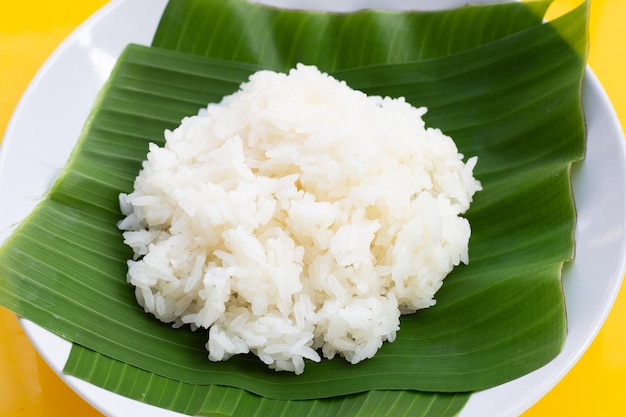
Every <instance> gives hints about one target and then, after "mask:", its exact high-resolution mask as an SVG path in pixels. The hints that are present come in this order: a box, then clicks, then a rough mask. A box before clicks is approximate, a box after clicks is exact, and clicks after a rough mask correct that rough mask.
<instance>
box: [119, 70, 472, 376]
mask: <svg viewBox="0 0 626 417" xmlns="http://www.w3.org/2000/svg"><path fill="white" fill-rule="evenodd" d="M425 113H426V109H425V108H419V109H417V108H414V107H412V106H410V105H409V104H407V103H406V102H405V101H404V100H403V99H401V98H400V99H391V98H382V97H374V96H370V97H368V96H366V95H365V94H363V93H362V92H359V91H355V90H352V89H351V88H349V87H348V86H347V85H346V84H345V83H344V82H339V81H337V80H335V79H334V78H332V77H330V76H328V75H326V74H323V73H321V72H320V71H318V69H317V68H315V67H313V66H305V65H298V66H297V68H296V69H293V70H291V71H290V72H289V74H288V75H287V74H282V73H274V72H270V71H260V72H257V73H256V74H254V75H252V76H251V77H250V80H249V82H247V83H245V84H242V86H241V88H240V90H239V91H238V92H237V93H235V94H233V95H231V96H228V97H226V98H224V99H223V101H222V102H221V103H219V104H210V105H209V106H208V108H207V109H203V110H202V111H201V112H200V114H199V115H197V116H193V117H188V118H185V119H184V120H183V121H182V124H181V125H180V127H178V128H177V129H176V130H174V131H166V132H165V139H166V142H165V145H164V147H159V146H157V145H155V144H151V145H150V149H149V153H148V157H147V160H146V161H145V162H144V164H143V169H142V171H141V172H140V173H139V175H138V177H137V178H136V180H135V184H134V191H133V192H132V193H130V194H128V195H126V194H122V195H121V196H120V205H121V209H122V212H123V213H124V215H125V216H126V218H125V219H124V220H123V221H121V222H120V223H119V225H118V226H119V228H120V229H122V230H124V239H125V240H124V241H125V243H126V244H127V245H129V246H130V247H131V248H132V249H133V251H134V259H133V260H130V261H129V262H128V267H129V269H128V281H129V282H130V284H132V285H133V286H135V287H136V297H137V300H138V302H139V304H141V306H143V307H144V309H145V311H146V312H150V313H152V314H154V316H156V317H157V318H158V319H160V320H162V321H164V322H171V323H173V324H174V326H182V325H184V324H190V325H191V327H192V328H193V329H197V328H206V329H210V330H209V332H208V333H209V338H208V343H207V344H206V347H207V349H208V356H209V359H211V360H213V361H221V360H226V359H228V358H229V357H231V356H233V355H236V354H239V353H247V352H253V353H254V354H256V355H257V356H258V357H259V358H260V359H261V360H262V361H263V362H265V363H266V364H267V365H269V367H270V368H273V369H276V370H286V371H291V372H295V373H297V374H299V373H302V372H303V370H304V366H305V363H304V359H310V360H312V361H319V360H320V359H321V358H320V355H323V356H324V357H326V358H333V357H334V356H336V355H337V354H339V355H340V356H343V357H344V358H345V359H346V360H348V361H349V362H351V363H357V362H359V361H362V360H364V359H366V358H370V357H372V356H373V355H374V354H375V353H376V352H377V350H378V349H379V348H380V347H381V345H382V344H383V342H384V341H389V342H392V341H393V340H394V339H395V337H396V331H398V330H399V317H400V315H401V314H404V313H410V312H414V311H415V310H417V309H422V308H426V307H430V306H432V305H433V304H435V299H434V295H435V292H436V291H437V290H438V289H439V288H440V287H441V285H442V281H443V279H444V277H445V276H446V275H447V274H448V273H449V272H450V271H451V270H452V268H453V267H454V266H456V265H458V264H459V263H460V262H463V263H467V262H468V240H469V237H470V225H469V223H468V222H467V220H466V219H464V218H462V217H460V215H461V214H462V213H464V212H465V211H466V210H467V209H468V207H469V205H470V202H471V200H472V196H473V195H474V193H475V192H476V191H477V190H479V189H480V183H479V182H478V181H476V180H475V179H474V177H473V174H472V170H473V168H474V166H475V164H476V158H470V159H469V160H468V161H467V163H464V162H463V160H462V158H463V155H460V154H459V152H458V150H457V148H456V146H455V144H454V142H453V141H452V139H451V138H449V137H448V136H445V135H444V134H442V132H441V131H440V130H438V129H432V128H426V127H425V125H424V122H423V120H422V116H423V115H424V114H425Z"/></svg>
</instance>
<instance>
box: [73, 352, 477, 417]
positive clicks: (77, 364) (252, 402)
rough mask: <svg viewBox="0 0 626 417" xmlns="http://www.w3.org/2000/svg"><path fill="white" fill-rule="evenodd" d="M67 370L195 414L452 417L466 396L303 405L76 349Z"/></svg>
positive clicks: (375, 397) (393, 396)
mask: <svg viewBox="0 0 626 417" xmlns="http://www.w3.org/2000/svg"><path fill="white" fill-rule="evenodd" d="M74 346H75V347H74V349H73V351H72V354H71V355H70V358H69V360H68V363H67V365H66V371H67V372H69V373H70V374H73V375H77V376H79V377H84V378H85V379H88V380H89V381H90V382H91V383H93V384H95V385H97V386H100V387H102V388H105V389H108V390H110V391H113V392H117V393H120V394H122V395H125V396H127V397H130V398H133V399H136V400H139V401H143V402H146V403H149V404H152V405H156V406H158V407H161V408H166V409H169V410H173V411H177V412H179V413H185V414H189V415H199V416H212V417H213V416H215V417H224V416H234V417H239V416H271V417H293V416H298V417H336V416H341V417H382V416H387V417H453V416H456V415H458V413H459V412H460V411H461V410H462V409H463V407H464V406H465V404H466V403H467V401H468V400H469V398H470V395H471V394H470V393H449V394H440V393H428V392H421V391H368V392H364V393H359V394H352V395H346V396H340V397H333V398H320V399H313V400H307V401H298V400H276V399H272V398H264V397H261V396H257V395H254V394H252V393H250V392H247V391H245V390H241V389H235V388H231V387H226V386H221V385H191V384H186V383H184V382H180V381H175V380H173V379H168V378H164V377H162V376H159V375H156V374H153V373H148V372H146V371H143V370H141V369H139V368H135V367H133V366H130V365H128V364H125V363H123V362H120V361H115V360H112V359H110V358H107V357H106V356H104V355H101V354H98V353H97V352H94V351H92V350H89V349H86V348H84V347H81V346H79V345H74Z"/></svg>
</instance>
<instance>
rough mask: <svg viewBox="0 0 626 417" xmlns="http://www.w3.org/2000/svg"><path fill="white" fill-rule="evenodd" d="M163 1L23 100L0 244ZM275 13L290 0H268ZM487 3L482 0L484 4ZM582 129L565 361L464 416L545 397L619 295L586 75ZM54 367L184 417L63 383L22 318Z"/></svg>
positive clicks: (3, 181) (480, 400) (618, 214)
mask: <svg viewBox="0 0 626 417" xmlns="http://www.w3.org/2000/svg"><path fill="white" fill-rule="evenodd" d="M166 2H167V0H118V1H113V2H111V3H110V4H108V5H107V6H106V7H104V8H103V9H102V10H100V11H99V12H98V13H96V14H95V15H94V16H93V17H92V18H90V19H89V20H88V21H86V22H85V23H84V24H83V25H81V26H80V27H79V28H78V29H77V30H76V31H75V32H74V33H73V34H72V35H71V36H70V37H69V38H68V39H67V40H66V41H65V42H64V43H63V44H62V45H61V46H60V47H59V48H58V49H57V51H56V52H55V53H54V54H53V55H52V56H51V57H50V58H49V60H48V61H47V62H46V64H45V65H44V66H43V67H42V68H41V70H40V71H39V73H38V75H37V76H36V77H35V79H34V80H33V81H32V83H31V85H30V86H29V88H28V89H27V91H26V92H25V94H24V96H23V98H22V100H21V101H20V103H19V105H18V107H17V109H16V110H15V113H14V115H13V118H12V119H11V122H10V123H9V127H8V128H7V131H6V136H5V138H4V140H3V143H2V148H1V149H0V242H2V241H4V240H5V239H6V238H7V237H8V236H9V235H10V234H11V232H12V231H13V229H14V226H15V225H16V224H17V223H19V221H20V220H22V219H23V218H24V217H25V216H26V215H27V214H28V213H29V212H30V211H31V210H32V209H33V208H34V206H35V205H36V204H37V203H38V201H39V200H40V199H41V198H42V196H43V195H44V194H45V193H46V191H47V190H48V188H49V187H50V185H51V184H52V182H53V181H54V179H55V178H56V176H57V174H58V172H59V170H60V169H61V168H62V167H63V166H64V165H65V163H66V161H67V158H68V156H69V154H70V152H71V150H72V148H73V147H74V145H75V143H76V140H77V138H78V135H79V132H80V130H81V128H82V125H83V123H84V121H85V119H86V117H87V115H88V113H89V111H90V109H91V107H92V104H93V100H94V98H95V96H96V94H97V92H98V90H99V89H100V88H101V86H102V84H103V83H104V81H105V80H106V78H107V77H108V75H109V72H110V70H111V69H112V67H113V65H114V64H115V61H116V58H117V56H118V55H119V53H120V52H121V50H122V49H123V48H124V46H126V45H127V44H128V43H129V42H135V43H140V44H149V43H150V42H151V39H152V36H153V34H154V30H155V28H156V26H157V24H158V21H159V18H160V16H161V13H162V11H163V8H164V7H165V4H166ZM265 2H266V3H272V4H274V5H278V6H281V5H283V6H284V5H286V4H289V3H288V1H287V0H271V1H267V0H266V1H265ZM466 2H467V1H466V0H460V1H457V0H449V1H445V2H444V1H435V0H417V1H416V0H394V1H384V0H351V1H344V2H336V1H334V0H313V1H308V2H307V1H301V2H299V3H298V5H299V7H321V8H332V9H334V10H351V9H354V8H355V7H357V6H369V7H371V6H376V5H377V4H378V5H381V4H383V5H385V7H387V8H395V9H403V8H406V7H407V5H409V7H410V6H412V7H416V6H420V7H421V6H427V7H428V6H432V5H436V7H449V6H455V5H458V4H461V3H466ZM483 2H484V1H483ZM583 89H584V90H583V96H584V107H585V111H586V118H587V127H588V149H587V156H586V160H585V162H584V163H583V164H579V165H578V166H576V167H575V169H574V176H573V177H574V194H575V198H576V204H577V210H578V225H577V229H576V240H577V255H576V261H575V262H573V263H572V264H571V265H569V266H568V267H567V269H566V271H565V274H564V278H563V282H564V290H565V297H566V302H567V312H568V320H569V335H568V338H567V342H566V344H565V347H564V349H563V351H562V353H561V354H560V355H559V356H558V357H557V358H556V359H554V360H553V361H552V362H550V363H549V364H548V365H546V366H544V367H543V368H541V369H539V370H537V371H535V372H533V373H531V374H528V375H526V376H524V377H522V378H519V379H517V380H515V381H512V382H509V383H507V384H503V385H501V386H498V387H496V388H493V389H489V390H486V391H483V392H480V393H477V394H475V395H473V396H472V398H471V399H470V401H469V403H468V405H467V406H466V408H465V409H464V410H463V411H462V413H461V417H483V416H503V417H504V416H517V415H519V414H521V413H522V412H524V411H525V410H526V409H528V408H529V407H530V406H531V405H532V404H534V403H535V402H536V401H537V400H539V399H540V398H541V397H542V396H543V395H544V394H545V393H547V392H548V391H549V390H550V389H551V388H552V387H553V386H554V385H555V384H556V383H557V382H558V381H559V380H560V379H561V378H562V377H563V376H564V375H565V374H566V373H567V372H568V371H569V369H570V368H571V367H572V366H573V365H574V363H575V362H576V361H577V360H578V359H579V358H580V356H581V355H582V354H583V353H584V351H585V350H586V349H587V347H588V346H589V344H590V343H591V341H592V340H593V338H594V337H595V335H596V334H597V332H598V330H599V329H600V327H601V325H602V323H603V322H604V320H605V318H606V316H607V315H608V312H609V310H610V309H611V306H612V305H613V302H614V299H615V297H616V295H617V293H618V290H619V287H620V284H621V281H622V277H623V274H624V270H625V258H626V236H625V226H626V218H625V213H626V207H625V205H626V153H625V148H624V137H623V132H622V130H621V128H620V125H619V121H618V120H617V117H616V115H615V112H614V110H613V108H612V106H611V104H610V102H609V100H608V98H607V96H606V95H605V93H604V91H603V89H602V87H601V85H600V83H599V82H598V80H597V79H596V78H595V76H594V75H593V74H592V72H591V71H590V70H588V71H587V73H586V76H585V81H584V86H583ZM22 325H23V327H24V329H25V331H26V332H27V334H28V335H29V337H30V339H31V340H32V342H33V344H34V346H35V347H36V348H37V350H38V351H39V352H40V353H41V355H42V356H43V357H44V359H45V360H46V361H47V362H48V363H49V364H50V366H51V367H52V368H53V369H54V370H55V371H56V372H57V373H58V374H59V375H60V376H61V378H63V379H64V380H65V382H67V383H68V384H69V385H70V386H71V387H72V388H73V389H74V390H75V391H76V392H78V393H79V394H80V395H81V396H82V397H84V398H85V399H86V400H87V401H88V402H89V403H91V404H92V405H93V406H94V407H95V408H97V409H98V410H100V411H101V412H102V413H104V414H105V415H107V416H112V417H113V416H119V417H121V416H134V417H142V416H146V417H148V416H149V417H173V416H181V414H177V413H173V412H170V411H167V410H162V409H158V408H155V407H152V406H149V405H146V404H144V403H140V402H137V401H133V400H130V399H127V398H125V397H121V396H118V395H116V394H113V393H111V392H108V391H105V390H103V389H100V388H98V387H95V386H93V385H91V384H89V383H86V382H84V381H82V380H78V379H76V378H73V377H68V376H66V375H63V373H62V369H63V366H64V364H65V361H66V359H67V357H68V355H69V351H70V344H69V343H68V342H66V341H65V340H63V339H60V338H59V337H57V336H54V335H52V334H51V333H49V332H47V331H46V330H43V329H42V328H40V327H38V326H36V325H34V324H33V323H31V322H29V321H26V320H22Z"/></svg>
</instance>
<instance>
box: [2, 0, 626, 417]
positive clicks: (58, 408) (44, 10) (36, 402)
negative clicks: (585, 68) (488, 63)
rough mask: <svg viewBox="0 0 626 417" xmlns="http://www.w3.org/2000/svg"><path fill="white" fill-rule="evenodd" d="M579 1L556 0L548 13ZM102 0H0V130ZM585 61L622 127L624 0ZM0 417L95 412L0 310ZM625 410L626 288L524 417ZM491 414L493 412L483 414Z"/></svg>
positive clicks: (614, 0)
mask: <svg viewBox="0 0 626 417" xmlns="http://www.w3.org/2000/svg"><path fill="white" fill-rule="evenodd" d="M579 2H580V0H555V2H554V4H553V5H552V7H551V9H550V12H549V16H556V15H558V14H561V13H563V12H565V11H567V10H569V9H571V8H572V7H573V6H576V5H577V4H579ZM105 3H106V1H105V0H80V1H76V0H0V132H4V131H5V129H6V126H7V124H8V122H9V119H10V117H11V114H12V112H13V110H14V108H15V106H16V104H17V102H18V100H19V98H20V96H21V95H22V94H23V92H24V90H25V89H26V87H27V85H28V83H29V82H30V80H31V79H32V78H33V76H34V75H35V73H36V71H37V70H38V68H39V67H40V66H41V64H43V62H44V61H45V60H46V58H47V57H48V56H49V55H50V53H51V52H52V51H53V50H54V49H55V48H56V47H57V46H58V45H59V43H61V42H62V41H63V39H64V38H65V37H66V36H67V35H69V34H70V32H71V31H73V30H74V29H75V28H76V26H77V25H78V24H80V23H81V22H82V21H83V20H85V19H86V18H87V17H88V16H89V15H91V14H92V13H94V12H95V11H96V10H97V9H98V8H100V7H101V6H102V5H104V4H105ZM591 4H592V6H591V25H590V41H591V46H590V55H589V65H590V66H591V68H592V69H593V70H594V72H595V74H596V75H597V76H598V78H599V79H600V81H601V82H602V84H603V86H604V88H605V89H606V91H607V93H608V95H609V97H610V98H611V101H612V102H613V105H614V106H615V109H616V111H617V114H618V116H619V118H620V120H621V122H622V126H623V127H624V126H626V0H592V2H591ZM0 323H2V325H1V326H0V416H2V417H4V416H6V417H13V416H28V417H38V416H46V417H51V416H67V417H70V416H81V417H93V416H101V414H99V413H98V412H97V411H95V410H94V409H93V408H91V407H90V406H89V405H88V404H87V403H86V402H85V401H83V400H82V399H81V398H80V397H79V396H78V395H76V394H75V393H74V392H72V391H71V390H70V389H69V388H68V387H67V386H66V385H65V384H64V383H63V381H62V380H61V379H60V378H59V377H58V376H57V375H56V374H55V373H54V372H53V371H52V370H51V369H50V368H49V367H48V366H47V365H46V363H45V362H44V361H43V360H42V359H41V358H40V357H39V355H38V354H37V352H36V351H35V350H34V348H33V347H32V346H31V344H30V343H29V341H28V338H27V337H26V335H25V334H24V332H23V331H22V329H21V327H20V326H19V324H18V321H17V319H16V317H15V316H14V315H13V314H12V313H11V312H10V311H8V310H6V309H3V308H1V307H0ZM623 415H626V287H625V288H623V289H622V291H621V292H620V294H619V296H618V298H617V301H616V303H615V305H614V307H613V309H612V311H611V313H610V315H609V317H608V319H607V321H606V323H605V324H604V326H603V327H602V329H601V331H600V333H599V334H598V336H597V338H596V339H595V341H594V342H593V343H592V345H591V347H590V348H589V350H588V351H587V352H586V353H585V355H584V356H583V357H582V359H581V360H580V361H579V362H578V364H576V365H575V366H574V368H573V369H572V371H571V372H570V373H569V374H568V375H567V376H566V377H565V378H564V379H563V380H562V381H561V382H560V383H559V384H558V385H557V386H556V387H555V388H554V389H553V390H552V391H551V392H549V393H548V394H547V395H546V396H545V397H544V398H543V399H542V400H540V401H539V402H538V403H537V404H536V405H534V406H533V407H532V408H531V409H530V410H528V411H527V412H526V413H525V414H523V416H524V417H548V416H549V417H555V416H603V417H606V416H623ZM485 417H496V416H485Z"/></svg>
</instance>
